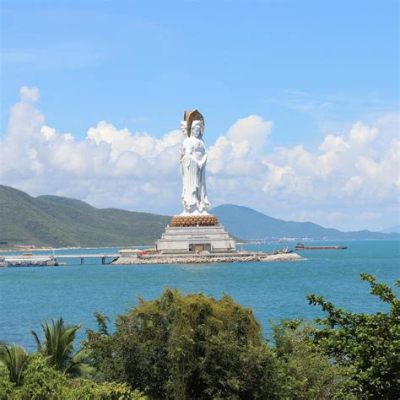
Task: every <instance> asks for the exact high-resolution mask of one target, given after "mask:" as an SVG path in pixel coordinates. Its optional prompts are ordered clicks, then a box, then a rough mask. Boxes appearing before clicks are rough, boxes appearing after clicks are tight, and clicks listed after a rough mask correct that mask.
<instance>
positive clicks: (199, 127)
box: [191, 121, 203, 139]
mask: <svg viewBox="0 0 400 400" xmlns="http://www.w3.org/2000/svg"><path fill="white" fill-rule="evenodd" d="M202 133H203V124H202V123H201V121H193V124H192V131H191V134H192V135H193V136H194V137H195V138H198V139H199V138H200V137H201V135H202Z"/></svg>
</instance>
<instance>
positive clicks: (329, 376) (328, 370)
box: [273, 320, 356, 400]
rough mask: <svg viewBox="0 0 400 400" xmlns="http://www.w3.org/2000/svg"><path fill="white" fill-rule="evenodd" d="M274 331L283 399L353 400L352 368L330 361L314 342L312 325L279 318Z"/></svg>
mask: <svg viewBox="0 0 400 400" xmlns="http://www.w3.org/2000/svg"><path fill="white" fill-rule="evenodd" d="M273 331H274V341H275V352H276V355H277V358H278V361H279V367H280V374H279V382H280V386H281V398H282V399H286V400H289V399H293V400H308V399H310V400H311V399H319V400H323V399H326V400H334V399H335V400H336V399H346V400H351V399H356V397H355V396H354V395H352V393H351V390H352V389H353V387H354V384H353V383H352V381H351V372H352V371H351V370H350V369H349V368H346V367H342V366H339V365H335V364H333V363H332V362H331V360H330V359H329V357H328V356H327V355H326V354H324V353H323V352H322V351H321V349H320V348H319V347H318V346H316V345H315V343H314V333H315V329H314V327H313V326H311V325H307V324H304V323H303V322H301V321H296V320H295V321H282V322H281V324H280V325H276V326H273Z"/></svg>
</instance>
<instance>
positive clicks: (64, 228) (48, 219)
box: [0, 185, 400, 247]
mask: <svg viewBox="0 0 400 400" xmlns="http://www.w3.org/2000/svg"><path fill="white" fill-rule="evenodd" d="M212 213H213V214H215V215H216V216H217V217H218V218H219V220H220V222H221V223H222V224H223V225H224V226H225V228H226V229H227V230H228V231H229V232H230V233H231V234H232V235H233V236H234V237H236V238H240V239H242V240H249V239H272V238H283V237H291V238H299V239H300V238H312V239H331V240H332V239H340V240H342V239H343V240H350V239H391V238H400V234H396V233H392V234H385V233H378V232H369V231H359V232H341V231H338V230H337V229H326V228H323V227H322V226H320V225H317V224H313V223H311V222H291V221H283V220H280V219H276V218H271V217H269V216H267V215H265V214H262V213H260V212H258V211H255V210H253V209H251V208H247V207H241V206H235V205H230V204H226V205H222V206H219V207H216V208H214V209H213V210H212ZM169 220H170V217H168V216H164V215H155V214H148V213H140V212H132V211H123V210H117V209H113V208H107V209H98V208H95V207H92V206H90V205H89V204H87V203H85V202H83V201H80V200H74V199H69V198H65V197H59V196H39V197H36V198H35V197H31V196H29V195H28V194H26V193H24V192H22V191H20V190H17V189H14V188H11V187H8V186H1V185H0V243H4V242H7V243H8V244H10V245H14V244H25V245H36V246H53V247H64V246H65V247H68V246H71V247H72V246H80V247H90V246H93V247H106V246H127V245H140V244H153V243H154V242H155V241H156V240H157V239H158V238H160V237H161V234H162V232H163V231H164V229H165V226H166V225H167V224H168V222H169Z"/></svg>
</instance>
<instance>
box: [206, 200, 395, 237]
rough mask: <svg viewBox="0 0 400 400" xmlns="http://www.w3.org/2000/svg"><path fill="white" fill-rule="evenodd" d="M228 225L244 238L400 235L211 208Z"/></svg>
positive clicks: (229, 207)
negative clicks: (339, 228) (349, 230)
mask: <svg viewBox="0 0 400 400" xmlns="http://www.w3.org/2000/svg"><path fill="white" fill-rule="evenodd" d="M212 213H213V214H215V215H216V216H217V217H218V219H219V220H220V222H221V223H222V224H223V225H224V226H225V228H226V229H227V230H228V231H229V232H230V233H231V234H232V235H234V236H236V237H239V238H241V239H243V240H251V239H274V238H275V239H276V238H283V237H287V238H289V237H290V238H298V239H301V238H310V239H330V240H335V239H337V240H354V239H398V238H400V235H399V234H396V233H393V234H385V233H380V232H370V231H367V230H363V231H357V232H341V231H339V230H337V229H328V228H324V227H322V226H320V225H317V224H314V223H312V222H293V221H283V220H281V219H276V218H272V217H269V216H267V215H265V214H262V213H260V212H258V211H255V210H253V209H251V208H247V207H242V206H236V205H233V204H224V205H221V206H218V207H215V208H214V209H213V210H212Z"/></svg>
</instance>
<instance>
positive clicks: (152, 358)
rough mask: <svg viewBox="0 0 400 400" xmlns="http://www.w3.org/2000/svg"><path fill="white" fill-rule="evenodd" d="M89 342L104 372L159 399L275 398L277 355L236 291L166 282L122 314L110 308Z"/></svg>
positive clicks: (96, 365) (107, 376)
mask: <svg viewBox="0 0 400 400" xmlns="http://www.w3.org/2000/svg"><path fill="white" fill-rule="evenodd" d="M97 317H98V322H99V331H97V332H94V331H89V332H88V339H87V342H86V348H87V349H89V350H90V351H91V355H92V362H93V365H94V367H95V368H97V369H98V370H99V371H100V373H101V375H100V376H101V378H102V379H111V380H118V381H122V382H127V383H129V385H131V386H132V387H137V388H139V389H140V390H142V391H144V392H145V393H147V394H148V395H149V396H150V397H151V398H154V399H175V400H180V399H197V400H202V399H222V398H229V399H266V400H267V399H274V398H277V397H276V396H277V395H276V393H277V385H276V382H275V375H276V374H275V371H276V360H275V358H274V356H273V353H272V351H271V350H270V349H269V348H268V347H267V346H266V345H265V344H264V343H263V341H262V336H261V329H260V326H259V324H258V323H257V321H256V320H255V318H254V316H253V313H252V312H251V310H249V309H247V308H244V307H241V306H240V305H238V304H236V303H235V302H234V301H233V300H232V299H231V298H230V297H228V296H224V297H223V298H222V299H221V300H215V299H213V298H210V297H206V296H204V295H201V294H191V295H186V296H184V295H182V294H180V293H179V292H178V291H176V290H166V291H165V292H164V293H163V295H162V296H161V297H160V298H159V299H157V300H155V301H144V300H140V301H139V304H138V306H137V307H135V308H134V309H133V310H132V311H131V312H130V313H128V314H127V315H123V316H120V317H118V319H117V323H116V331H115V333H114V334H112V335H110V334H109V333H108V330H107V326H106V324H105V319H104V317H103V316H101V315H98V316H97Z"/></svg>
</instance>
